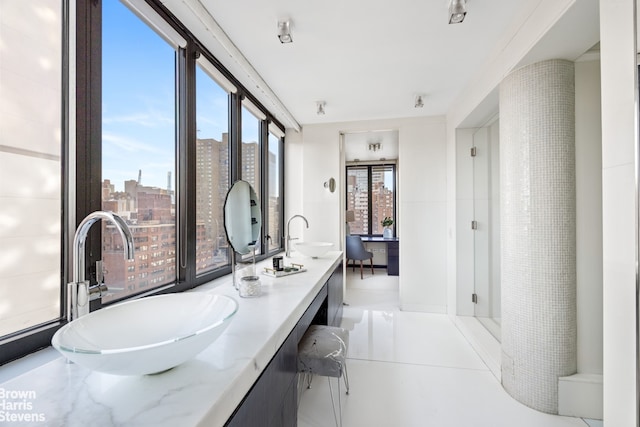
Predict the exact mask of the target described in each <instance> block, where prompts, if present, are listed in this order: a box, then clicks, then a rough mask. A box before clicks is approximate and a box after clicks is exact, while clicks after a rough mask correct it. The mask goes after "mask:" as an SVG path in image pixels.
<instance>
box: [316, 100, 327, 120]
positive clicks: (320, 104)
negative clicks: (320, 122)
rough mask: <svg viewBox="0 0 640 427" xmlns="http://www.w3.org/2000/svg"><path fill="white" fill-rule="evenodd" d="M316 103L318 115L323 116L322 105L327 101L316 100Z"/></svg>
mask: <svg viewBox="0 0 640 427" xmlns="http://www.w3.org/2000/svg"><path fill="white" fill-rule="evenodd" d="M316 104H317V105H318V115H319V116H324V107H325V105H327V103H326V102H324V101H318V102H316Z"/></svg>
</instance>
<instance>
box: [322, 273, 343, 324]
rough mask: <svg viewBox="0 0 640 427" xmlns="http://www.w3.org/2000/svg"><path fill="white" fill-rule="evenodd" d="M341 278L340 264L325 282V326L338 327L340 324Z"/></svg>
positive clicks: (341, 304) (341, 302)
mask: <svg viewBox="0 0 640 427" xmlns="http://www.w3.org/2000/svg"><path fill="white" fill-rule="evenodd" d="M343 278H344V274H343V272H342V263H340V265H338V267H336V269H335V270H333V274H331V277H329V281H328V282H327V292H328V295H327V311H328V313H327V323H326V324H327V325H329V326H340V324H342V306H343V302H344V293H343V287H342V286H343V285H342V282H343Z"/></svg>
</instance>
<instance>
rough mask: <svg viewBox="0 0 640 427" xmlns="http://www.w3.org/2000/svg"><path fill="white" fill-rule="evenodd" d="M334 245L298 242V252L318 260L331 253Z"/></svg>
mask: <svg viewBox="0 0 640 427" xmlns="http://www.w3.org/2000/svg"><path fill="white" fill-rule="evenodd" d="M332 246H333V243H327V242H297V243H296V250H297V251H298V252H300V253H302V254H303V255H306V256H310V257H311V258H318V257H321V256H322V255H324V254H326V253H327V252H329V250H330V249H331V247H332Z"/></svg>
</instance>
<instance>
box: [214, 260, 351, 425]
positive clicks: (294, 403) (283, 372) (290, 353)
mask: <svg viewBox="0 0 640 427" xmlns="http://www.w3.org/2000/svg"><path fill="white" fill-rule="evenodd" d="M342 278H343V274H342V263H340V264H339V265H338V267H336V268H335V270H334V271H333V273H332V274H331V277H330V278H329V280H328V281H327V282H326V283H325V284H324V286H323V287H322V288H321V289H320V292H318V295H316V297H315V298H314V299H313V301H312V302H311V304H310V305H309V307H308V308H307V310H306V311H305V312H304V314H303V315H302V317H301V318H300V320H299V321H298V323H297V324H296V326H295V327H294V328H293V330H292V331H291V333H290V334H289V336H288V337H287V339H286V340H285V342H284V343H283V344H282V346H281V347H280V349H279V350H278V352H277V353H276V354H275V355H274V356H273V359H271V361H270V362H269V364H268V365H267V367H266V368H265V369H264V371H262V374H261V375H260V377H259V378H258V380H257V381H256V382H255V383H254V385H253V387H252V388H251V390H249V393H247V395H246V396H245V398H244V399H243V401H242V402H241V403H240V405H239V406H238V408H237V409H236V411H235V412H234V413H233V415H232V416H231V418H230V419H229V420H228V421H227V423H226V425H227V426H233V427H251V426H261V427H262V426H273V427H288V426H296V425H297V423H298V387H297V385H298V382H297V378H298V375H297V374H298V342H299V341H300V339H302V336H303V335H304V333H305V332H306V331H307V329H308V328H309V325H311V324H312V323H322V324H325V325H326V324H329V325H334V326H339V325H340V323H341V322H342V301H343V294H342V289H343V288H342ZM329 319H331V320H329Z"/></svg>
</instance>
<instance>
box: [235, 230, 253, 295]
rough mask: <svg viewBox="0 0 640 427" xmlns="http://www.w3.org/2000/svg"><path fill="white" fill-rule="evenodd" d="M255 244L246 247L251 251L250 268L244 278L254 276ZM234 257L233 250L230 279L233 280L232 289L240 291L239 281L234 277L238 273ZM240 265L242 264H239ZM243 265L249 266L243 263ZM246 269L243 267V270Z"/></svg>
mask: <svg viewBox="0 0 640 427" xmlns="http://www.w3.org/2000/svg"><path fill="white" fill-rule="evenodd" d="M256 246H257V245H256V244H255V242H254V243H250V244H249V245H248V247H249V249H251V268H250V271H249V274H245V276H256V275H257V273H256ZM236 256H237V253H236V251H234V250H231V277H232V278H233V287H234V288H236V290H239V289H240V285H239V283H238V282H239V280H238V278H237V277H236V275H237V272H238V267H237V265H236ZM241 263H242V262H241ZM244 264H249V263H248V262H247V263H244ZM246 268H247V267H245V268H244V269H246Z"/></svg>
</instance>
